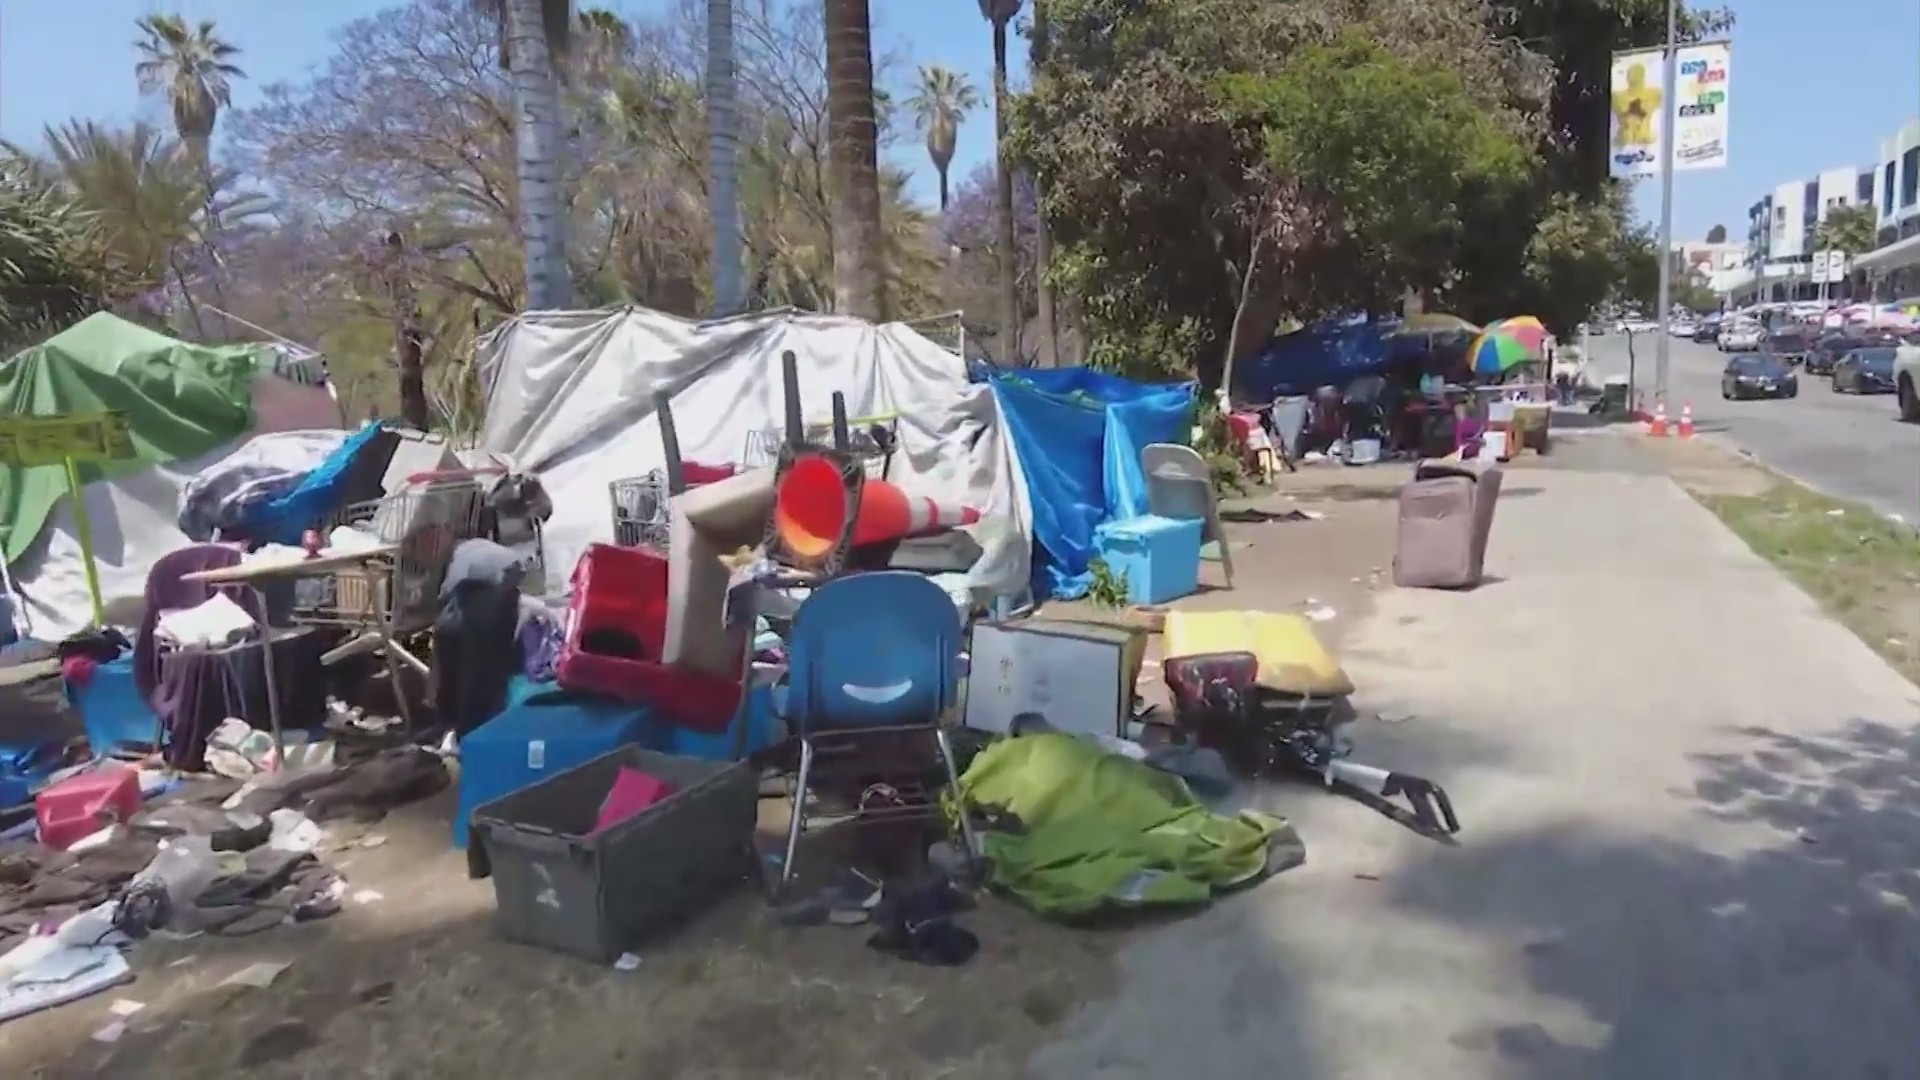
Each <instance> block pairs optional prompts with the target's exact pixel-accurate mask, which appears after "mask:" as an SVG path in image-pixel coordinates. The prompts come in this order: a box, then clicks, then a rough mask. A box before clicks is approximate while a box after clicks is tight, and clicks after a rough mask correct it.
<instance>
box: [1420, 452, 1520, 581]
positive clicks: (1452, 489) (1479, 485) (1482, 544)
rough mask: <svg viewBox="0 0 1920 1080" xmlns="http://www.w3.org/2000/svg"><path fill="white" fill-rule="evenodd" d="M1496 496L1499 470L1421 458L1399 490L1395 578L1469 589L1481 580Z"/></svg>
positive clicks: (1497, 498)
mask: <svg viewBox="0 0 1920 1080" xmlns="http://www.w3.org/2000/svg"><path fill="white" fill-rule="evenodd" d="M1499 498H1500V470H1499V469H1497V468H1491V469H1486V470H1484V471H1482V470H1477V469H1474V468H1471V467H1469V466H1462V465H1455V464H1452V463H1450V462H1447V463H1443V462H1421V463H1420V465H1419V467H1418V468H1417V469H1416V470H1415V471H1414V477H1413V482H1412V483H1410V484H1408V485H1407V486H1406V487H1404V488H1401V489H1400V525H1399V532H1398V536H1397V538H1396V542H1395V545H1394V553H1393V583H1394V584H1395V585H1399V586H1403V587H1405V588H1413V589H1471V588H1473V587H1475V586H1477V585H1479V584H1480V581H1481V578H1482V577H1483V576H1484V574H1485V567H1486V561H1487V538H1488V536H1489V535H1491V534H1492V532H1493V508H1494V504H1495V503H1496V502H1497V501H1499Z"/></svg>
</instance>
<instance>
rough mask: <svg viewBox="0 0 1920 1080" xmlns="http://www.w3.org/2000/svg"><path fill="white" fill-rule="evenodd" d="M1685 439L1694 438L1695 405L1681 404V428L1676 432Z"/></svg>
mask: <svg viewBox="0 0 1920 1080" xmlns="http://www.w3.org/2000/svg"><path fill="white" fill-rule="evenodd" d="M1676 434H1678V435H1679V436H1680V437H1681V438H1683V439H1691V438H1693V406H1692V405H1690V404H1689V405H1682V406H1680V428H1679V430H1678V432H1676Z"/></svg>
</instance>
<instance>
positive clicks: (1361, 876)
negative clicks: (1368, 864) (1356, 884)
mask: <svg viewBox="0 0 1920 1080" xmlns="http://www.w3.org/2000/svg"><path fill="white" fill-rule="evenodd" d="M1353 880H1355V881H1379V880H1380V875H1379V874H1368V873H1364V872H1362V873H1357V874H1355V875H1353Z"/></svg>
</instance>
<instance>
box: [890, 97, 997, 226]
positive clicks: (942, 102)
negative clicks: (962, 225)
mask: <svg viewBox="0 0 1920 1080" xmlns="http://www.w3.org/2000/svg"><path fill="white" fill-rule="evenodd" d="M979 104H980V97H979V95H978V94H975V93H974V91H973V85H972V84H971V83H969V82H967V77H966V76H965V75H962V74H960V73H959V72H957V71H954V70H953V69H951V68H944V67H941V66H939V65H937V64H929V65H925V66H922V67H921V68H920V89H919V90H918V91H916V92H915V93H914V95H913V97H911V98H909V99H908V101H907V108H908V109H909V110H911V111H912V113H913V120H914V126H915V127H917V128H919V130H920V133H921V134H922V135H925V136H926V138H927V156H928V157H930V158H932V159H933V169H934V171H935V172H937V173H939V174H940V209H941V210H945V209H946V208H947V169H948V167H949V166H951V165H952V164H953V144H954V140H956V139H958V138H959V137H960V121H962V120H965V119H966V118H967V114H968V113H970V112H972V111H973V110H974V109H975V108H976V107H978V106H979Z"/></svg>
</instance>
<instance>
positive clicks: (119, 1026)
mask: <svg viewBox="0 0 1920 1080" xmlns="http://www.w3.org/2000/svg"><path fill="white" fill-rule="evenodd" d="M126 1033H127V1022H126V1021H125V1020H115V1021H114V1022H112V1023H111V1024H108V1025H107V1026H106V1027H103V1028H101V1029H100V1030H99V1031H96V1032H94V1033H93V1041H94V1042H98V1043H117V1042H119V1041H120V1036H122V1035H125V1034H126Z"/></svg>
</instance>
